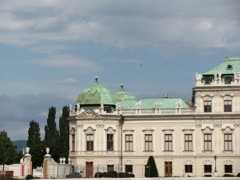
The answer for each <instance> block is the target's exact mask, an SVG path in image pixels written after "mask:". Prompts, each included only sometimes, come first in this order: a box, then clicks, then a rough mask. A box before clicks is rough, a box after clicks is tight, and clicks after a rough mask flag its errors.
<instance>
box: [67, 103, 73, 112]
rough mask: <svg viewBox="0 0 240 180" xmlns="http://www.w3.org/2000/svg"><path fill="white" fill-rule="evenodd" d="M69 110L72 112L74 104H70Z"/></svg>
mask: <svg viewBox="0 0 240 180" xmlns="http://www.w3.org/2000/svg"><path fill="white" fill-rule="evenodd" d="M68 108H69V112H72V105H71V104H69V107H68Z"/></svg>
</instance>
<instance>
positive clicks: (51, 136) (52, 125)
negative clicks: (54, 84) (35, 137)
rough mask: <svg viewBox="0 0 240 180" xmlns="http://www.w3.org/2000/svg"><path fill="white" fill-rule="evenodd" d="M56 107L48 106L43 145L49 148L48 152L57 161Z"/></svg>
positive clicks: (58, 146)
mask: <svg viewBox="0 0 240 180" xmlns="http://www.w3.org/2000/svg"><path fill="white" fill-rule="evenodd" d="M55 117H56V108H55V107H51V108H49V112H48V118H47V125H46V126H45V139H44V141H45V146H46V147H49V148H50V154H51V155H52V157H53V159H54V160H55V161H57V162H58V161H59V158H60V155H59V148H60V142H59V131H58V130H57V126H56V121H55Z"/></svg>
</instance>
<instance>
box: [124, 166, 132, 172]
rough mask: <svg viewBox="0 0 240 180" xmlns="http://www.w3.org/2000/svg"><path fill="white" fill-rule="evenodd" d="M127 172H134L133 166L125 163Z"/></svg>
mask: <svg viewBox="0 0 240 180" xmlns="http://www.w3.org/2000/svg"><path fill="white" fill-rule="evenodd" d="M125 172H127V173H132V172H133V166H132V165H127V164H126V165H125Z"/></svg>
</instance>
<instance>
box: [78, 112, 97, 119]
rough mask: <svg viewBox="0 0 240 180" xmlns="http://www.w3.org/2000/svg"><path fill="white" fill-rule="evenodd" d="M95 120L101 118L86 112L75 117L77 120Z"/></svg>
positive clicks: (93, 113) (94, 113)
mask: <svg viewBox="0 0 240 180" xmlns="http://www.w3.org/2000/svg"><path fill="white" fill-rule="evenodd" d="M96 118H102V117H101V116H100V115H99V114H98V113H96V112H94V111H92V110H87V111H85V112H83V113H81V114H79V115H78V116H77V119H96Z"/></svg>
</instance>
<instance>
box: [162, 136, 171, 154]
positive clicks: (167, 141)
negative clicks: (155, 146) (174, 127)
mask: <svg viewBox="0 0 240 180" xmlns="http://www.w3.org/2000/svg"><path fill="white" fill-rule="evenodd" d="M164 149H165V151H172V150H173V147H172V134H165V135H164Z"/></svg>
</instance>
